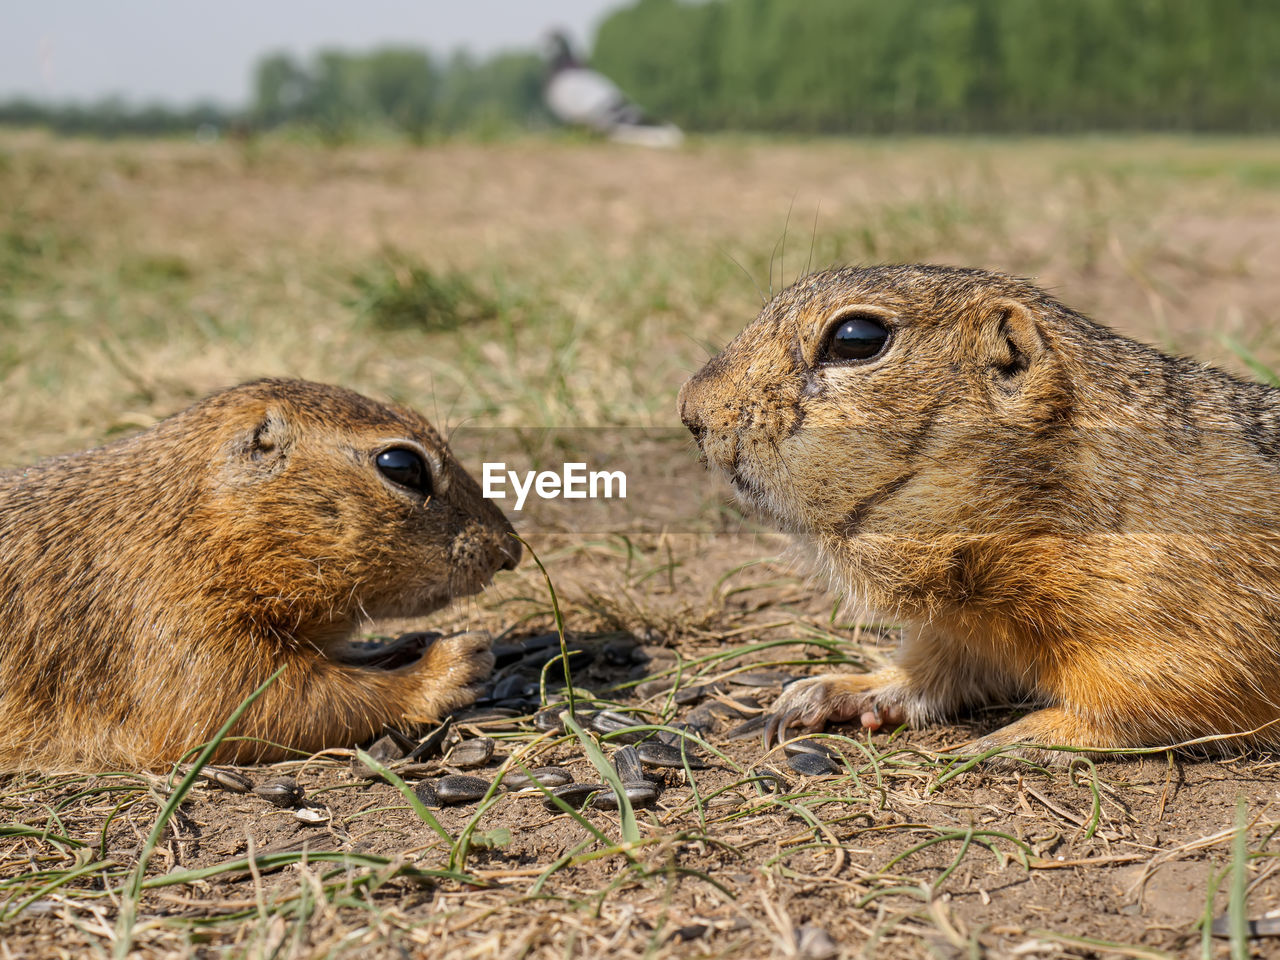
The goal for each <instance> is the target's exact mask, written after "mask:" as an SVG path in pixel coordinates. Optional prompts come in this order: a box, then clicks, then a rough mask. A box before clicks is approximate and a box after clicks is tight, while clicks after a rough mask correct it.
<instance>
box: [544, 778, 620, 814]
mask: <svg viewBox="0 0 1280 960" xmlns="http://www.w3.org/2000/svg"><path fill="white" fill-rule="evenodd" d="M607 789H608V788H607V787H605V786H604V785H603V784H600V783H567V784H565V785H564V786H563V787H556V788H555V789H553V790H552V791H551V796H552V797H559V798H560V799H561V800H563V801H564V802H565V803H567V804H568V805H569V806H571V807H580V806H582V803H583V801H585V800H586V799H587V797H589V796H591V795H592V794H593V793H601V792H603V791H604V790H607ZM542 802H543V804H544V805H545V806H546V808H547V809H548V810H559V809H560V806H559V804H557V803H555V801H553V800H552V799H551V797H547V798H545V799H544V800H543V801H542Z"/></svg>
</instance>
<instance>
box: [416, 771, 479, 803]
mask: <svg viewBox="0 0 1280 960" xmlns="http://www.w3.org/2000/svg"><path fill="white" fill-rule="evenodd" d="M424 787H429V789H430V793H431V794H434V796H435V798H436V801H437V802H438V803H439V804H440V805H442V806H443V805H445V804H450V803H472V802H473V801H476V800H479V799H480V798H481V797H483V796H484V795H485V794H486V793H488V792H489V781H488V780H486V779H484V777H469V776H466V775H465V774H461V773H451V774H449V775H448V776H447V777H441V778H440V779H438V780H424V781H422V783H420V784H419V785H418V797H419V799H421V800H422V802H423V803H427V802H428V801H427V800H426V799H425V798H424V797H423V793H424V792H427V791H424V790H423V788H424Z"/></svg>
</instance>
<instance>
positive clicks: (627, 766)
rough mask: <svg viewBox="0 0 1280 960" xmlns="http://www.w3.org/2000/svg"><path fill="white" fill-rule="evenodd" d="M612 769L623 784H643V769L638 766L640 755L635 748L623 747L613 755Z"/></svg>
mask: <svg viewBox="0 0 1280 960" xmlns="http://www.w3.org/2000/svg"><path fill="white" fill-rule="evenodd" d="M613 768H614V769H615V770H617V771H618V779H619V780H621V781H622V782H623V783H644V769H643V768H642V767H641V766H640V754H639V753H637V752H636V748H635V747H630V746H627V747H623V748H622V749H621V750H619V751H618V752H617V753H615V754H614V755H613Z"/></svg>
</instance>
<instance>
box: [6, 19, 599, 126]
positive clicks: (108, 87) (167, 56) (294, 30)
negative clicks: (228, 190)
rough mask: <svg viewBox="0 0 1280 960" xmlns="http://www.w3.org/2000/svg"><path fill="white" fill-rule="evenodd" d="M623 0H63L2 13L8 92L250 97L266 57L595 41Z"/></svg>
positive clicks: (94, 98) (192, 100)
mask: <svg viewBox="0 0 1280 960" xmlns="http://www.w3.org/2000/svg"><path fill="white" fill-rule="evenodd" d="M623 3H624V0H552V2H547V3H539V4H525V3H521V2H519V0H473V2H472V3H469V4H466V5H459V6H454V5H446V4H405V3H398V2H395V0H368V2H367V3H365V4H362V5H361V6H360V7H359V8H354V7H351V6H350V5H346V4H340V3H337V2H335V0H320V2H314V3H303V2H301V0H277V2H276V3H273V4H270V5H263V4H250V3H249V2H247V0H226V2H225V3H223V4H220V5H218V6H217V7H216V8H214V7H204V6H196V5H185V4H184V5H179V4H171V3H165V2H164V0H123V2H121V3H118V4H114V5H111V6H110V7H106V6H100V5H98V4H95V3H93V2H92V0H58V2H55V3H50V4H45V5H35V4H31V5H27V6H24V7H22V8H18V9H13V8H11V9H9V10H7V11H5V13H4V14H3V16H0V100H18V99H30V100H34V101H36V102H39V103H46V104H62V103H77V102H78V103H93V102H99V101H103V100H108V99H116V98H118V99H121V100H123V101H125V102H126V103H128V104H130V105H132V106H140V105H156V104H162V105H165V106H175V107H176V106H190V105H195V104H198V103H209V104H214V105H217V106H220V107H224V108H225V107H243V106H245V105H247V104H248V103H249V101H250V99H251V98H252V92H253V91H252V86H253V69H254V67H255V66H256V64H257V63H258V62H259V61H260V60H261V59H262V58H263V57H265V56H268V55H270V54H274V53H287V54H289V55H290V56H293V57H295V58H299V59H304V60H305V59H308V58H310V57H312V56H314V55H315V54H317V53H319V52H320V51H322V50H326V49H336V50H343V51H364V50H370V49H375V48H378V47H385V46H405V47H415V48H421V49H425V50H427V51H428V52H429V53H430V54H431V55H432V56H436V57H443V56H448V55H450V54H452V53H454V52H456V51H466V52H468V53H470V54H471V55H473V56H476V57H489V56H492V55H494V54H496V53H499V52H502V51H507V50H524V51H528V50H536V49H538V45H539V41H540V40H541V38H542V37H543V36H544V35H545V34H546V33H547V32H548V31H549V30H551V29H552V28H560V29H563V30H565V31H566V32H567V33H568V34H569V36H570V37H571V38H572V39H573V40H574V41H575V42H576V43H577V44H578V45H579V47H581V48H587V47H588V46H589V41H590V40H591V38H592V37H593V36H594V33H595V30H596V28H597V27H598V26H599V23H600V21H601V20H602V19H603V18H604V17H605V16H606V15H607V14H608V13H609V12H610V11H612V10H613V9H616V8H617V7H619V6H622V5H623Z"/></svg>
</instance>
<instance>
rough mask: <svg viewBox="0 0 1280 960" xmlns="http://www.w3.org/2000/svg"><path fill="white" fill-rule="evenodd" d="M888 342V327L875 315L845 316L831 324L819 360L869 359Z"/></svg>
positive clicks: (826, 361) (825, 361)
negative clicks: (829, 332)
mask: <svg viewBox="0 0 1280 960" xmlns="http://www.w3.org/2000/svg"><path fill="white" fill-rule="evenodd" d="M888 342H889V328H888V327H886V326H885V325H884V324H883V323H881V322H880V321H879V320H877V319H876V318H875V317H869V316H867V315H865V314H861V315H859V314H854V315H852V316H846V317H844V318H843V319H840V320H837V321H836V322H835V323H834V324H833V325H832V327H831V334H830V336H829V337H828V339H827V345H826V347H824V348H823V351H822V356H821V357H820V358H819V362H823V363H831V362H836V361H840V360H870V359H871V358H872V357H874V356H876V355H877V354H879V353H880V351H882V350H883V349H884V345H885V344H886V343H888Z"/></svg>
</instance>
